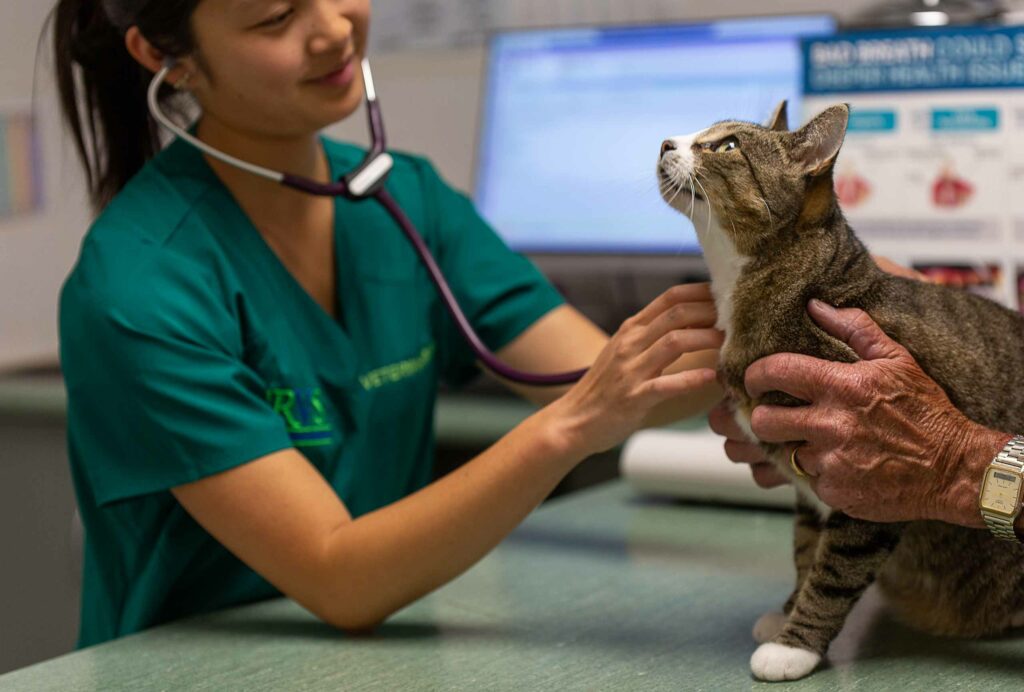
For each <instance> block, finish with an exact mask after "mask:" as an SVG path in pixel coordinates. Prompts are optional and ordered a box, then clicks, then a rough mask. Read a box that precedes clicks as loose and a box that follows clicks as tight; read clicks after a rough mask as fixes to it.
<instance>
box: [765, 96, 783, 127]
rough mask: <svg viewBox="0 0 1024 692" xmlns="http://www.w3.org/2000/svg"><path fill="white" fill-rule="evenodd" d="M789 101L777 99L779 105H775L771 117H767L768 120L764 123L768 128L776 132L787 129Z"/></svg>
mask: <svg viewBox="0 0 1024 692" xmlns="http://www.w3.org/2000/svg"><path fill="white" fill-rule="evenodd" d="M788 111H789V103H788V102H787V101H786V99H782V100H781V101H779V105H777V106H775V112H774V113H772V117H770V118H768V122H766V123H765V124H764V126H765V127H767V128H768V129H769V130H775V131H776V132H788V131H789V114H788Z"/></svg>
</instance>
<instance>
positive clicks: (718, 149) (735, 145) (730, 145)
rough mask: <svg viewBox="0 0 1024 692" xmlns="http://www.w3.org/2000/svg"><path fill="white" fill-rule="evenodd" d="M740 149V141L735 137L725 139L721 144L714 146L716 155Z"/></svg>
mask: <svg viewBox="0 0 1024 692" xmlns="http://www.w3.org/2000/svg"><path fill="white" fill-rule="evenodd" d="M739 148H740V141H739V140H738V139H736V138H735V137H726V138H725V139H723V140H722V141H721V142H719V143H718V144H716V145H715V153H716V154H724V153H725V152H727V151H732V150H733V149H739Z"/></svg>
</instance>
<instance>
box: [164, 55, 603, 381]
mask: <svg viewBox="0 0 1024 692" xmlns="http://www.w3.org/2000/svg"><path fill="white" fill-rule="evenodd" d="M174 66H175V61H174V60H173V59H172V58H168V59H165V60H164V64H163V67H162V68H161V69H160V71H159V72H157V74H156V75H155V76H154V77H153V81H152V82H150V85H149V90H148V92H147V100H148V103H149V111H150V113H151V114H152V115H153V118H155V119H156V121H157V122H158V123H159V124H160V125H162V126H163V127H165V128H167V129H168V130H169V131H170V132H172V133H174V134H175V135H176V136H177V137H180V138H181V139H183V140H185V141H186V142H188V143H189V144H191V145H192V146H194V147H196V148H197V149H199V150H200V151H202V152H203V153H205V154H207V155H209V156H211V157H213V158H215V159H217V160H219V161H223V162H224V163H226V164H228V165H230V166H234V167H236V168H240V169H242V170H244V171H248V172H249V173H252V174H254V175H258V176H260V177H261V178H266V179H268V180H272V181H274V182H276V183H280V184H282V185H285V186H288V187H291V188H294V189H297V190H301V191H303V192H307V193H309V194H313V195H321V196H328V197H338V196H342V197H346V198H348V199H352V200H356V201H361V200H366V199H371V198H372V199H376V200H377V202H378V203H379V204H380V205H381V206H383V207H384V209H385V210H386V211H387V212H388V214H390V215H391V217H392V218H393V219H394V220H395V223H397V224H398V227H399V228H400V229H401V231H402V233H403V234H404V235H405V237H406V239H408V241H409V243H410V244H411V245H412V247H413V249H414V250H415V251H416V254H417V255H418V256H419V258H420V261H421V262H422V263H423V266H424V267H425V268H426V269H427V274H428V275H429V276H430V280H431V281H432V282H433V284H434V286H435V288H436V289H437V291H438V293H439V294H440V296H441V299H442V302H443V303H444V306H445V309H446V310H447V311H448V314H449V316H450V317H451V318H452V320H453V321H454V322H455V324H456V326H457V327H458V329H459V332H460V333H461V334H462V336H463V338H464V339H465V340H466V342H467V343H468V344H469V345H470V347H471V348H472V349H473V352H474V353H475V354H476V356H477V358H479V359H480V362H481V363H482V364H483V365H484V366H485V367H486V368H488V369H489V370H491V371H492V372H494V374H496V375H498V376H499V377H502V378H504V379H506V380H511V381H513V382H518V383H520V384H527V385H539V386H553V385H565V384H571V383H573V382H576V381H577V380H579V379H580V378H581V377H583V375H584V374H585V373H586V372H587V371H586V369H583V370H576V371H573V372H563V373H555V374H549V375H547V374H538V373H529V372H523V371H521V370H517V369H515V368H513V367H511V366H509V365H506V364H505V363H503V362H501V360H499V359H498V358H497V356H495V355H494V354H493V353H492V352H491V350H490V349H489V348H487V345H486V344H484V342H483V341H482V340H481V339H480V337H479V336H478V335H477V333H476V331H475V330H474V329H473V325H472V324H471V323H470V322H469V320H468V319H467V318H466V315H465V313H463V311H462V308H461V307H460V306H459V302H458V299H456V297H455V294H454V293H452V290H451V287H450V286H449V285H448V282H447V281H446V280H445V278H444V273H443V272H442V271H441V268H440V267H439V266H438V264H437V262H436V261H435V260H434V257H433V255H431V253H430V250H429V248H427V244H426V243H425V242H424V241H423V238H422V237H421V236H420V234H419V233H418V232H417V231H416V227H415V226H414V225H413V223H412V221H411V220H410V219H409V217H408V216H407V215H406V214H405V212H404V211H402V208H401V206H399V204H398V202H397V201H396V200H395V199H394V197H392V196H391V193H389V192H388V190H387V188H386V187H385V186H384V183H385V182H386V181H387V176H388V175H389V174H390V172H391V169H392V168H393V167H394V159H392V157H391V155H390V154H388V153H387V151H386V148H387V147H386V142H387V140H386V139H385V135H384V119H383V117H382V116H381V110H380V104H379V102H378V101H377V91H376V88H375V87H374V84H373V74H372V73H371V71H370V62H369V60H367V59H366V58H363V60H362V70H363V88H364V90H365V94H366V112H367V119H368V120H369V127H370V134H371V138H372V144H371V146H370V150H369V151H368V152H367V155H366V157H365V158H364V159H363V161H362V163H360V165H359V166H358V167H357V168H356V169H355V170H353V171H351V172H350V173H348V174H346V175H345V176H343V177H342V179H341V180H339V181H337V182H334V183H320V182H317V181H315V180H310V179H309V178H304V177H302V176H296V175H291V174H289V173H280V172H278V171H273V170H270V169H269V168H264V167H262V166H257V165H256V164H253V163H249V162H247V161H243V160H241V159H238V158H236V157H234V156H231V155H229V154H226V153H224V152H222V151H220V150H218V149H214V148H213V147H211V146H209V145H208V144H206V143H205V142H203V141H201V140H200V139H198V138H196V137H193V136H192V135H191V134H189V133H188V132H187V131H185V130H184V129H183V128H181V127H179V126H178V125H177V124H175V123H174V121H173V120H171V119H170V118H169V117H167V115H166V114H165V113H164V112H163V111H162V110H161V108H160V100H159V94H160V86H161V84H163V82H164V80H166V79H167V74H168V73H169V72H170V71H171V70H172V69H174Z"/></svg>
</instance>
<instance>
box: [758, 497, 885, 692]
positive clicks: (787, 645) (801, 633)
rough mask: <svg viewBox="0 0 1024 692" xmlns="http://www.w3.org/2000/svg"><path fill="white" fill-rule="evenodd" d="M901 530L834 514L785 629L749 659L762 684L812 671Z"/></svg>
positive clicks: (796, 677)
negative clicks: (763, 681)
mask: <svg viewBox="0 0 1024 692" xmlns="http://www.w3.org/2000/svg"><path fill="white" fill-rule="evenodd" d="M901 531H902V526H900V525H896V524H874V523H870V522H865V521H860V520H857V519H852V518H850V517H848V516H846V515H845V514H842V513H840V512H834V513H833V514H832V515H831V516H830V517H829V518H828V519H827V520H826V521H825V524H824V527H823V530H822V533H821V537H820V539H819V540H820V542H821V545H820V546H819V547H818V549H817V557H816V559H815V560H814V563H813V565H812V567H811V569H810V571H809V572H808V573H807V576H806V578H805V579H804V583H803V586H802V587H801V588H800V592H799V593H798V594H797V597H796V600H795V602H794V604H793V610H792V611H791V612H790V615H789V619H788V620H787V622H786V624H785V626H784V627H783V628H782V631H781V632H780V633H779V634H778V635H777V636H776V637H775V638H774V639H773V640H772V641H770V642H767V643H765V644H762V645H761V646H760V647H759V648H758V649H757V651H756V652H754V655H753V657H752V658H751V659H750V668H751V671H752V672H753V674H754V676H755V677H757V678H759V679H761V680H797V679H799V678H802V677H804V676H806V675H808V674H810V672H811V671H813V670H814V669H815V668H816V667H817V665H818V663H819V662H820V661H821V658H822V656H824V655H825V652H826V651H827V650H828V645H829V644H830V643H831V642H832V640H833V639H834V638H835V636H836V635H837V634H839V630H840V629H842V627H843V623H844V622H845V621H846V616H847V615H848V614H849V612H850V610H851V609H852V608H853V606H854V604H855V603H856V602H857V600H858V599H859V598H860V597H861V595H862V594H863V593H864V590H865V589H866V588H867V587H868V586H870V585H871V582H872V581H874V579H875V575H876V574H877V573H878V571H879V569H880V568H881V566H882V565H883V564H884V563H885V561H886V559H887V558H888V557H889V555H891V554H892V551H893V549H894V548H895V547H896V544H897V542H898V541H899V537H900V533H901Z"/></svg>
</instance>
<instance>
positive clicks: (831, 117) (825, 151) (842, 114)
mask: <svg viewBox="0 0 1024 692" xmlns="http://www.w3.org/2000/svg"><path fill="white" fill-rule="evenodd" d="M849 121H850V106H849V105H848V104H845V103H842V104H839V105H838V106H832V107H831V108H829V109H827V110H825V111H822V112H821V113H819V114H818V115H817V116H816V117H815V118H814V120H812V121H811V122H809V123H807V124H806V125H804V126H803V127H802V128H800V129H799V130H797V131H796V132H795V133H793V154H792V156H793V159H794V160H795V161H797V162H798V163H799V164H800V165H801V166H802V167H803V169H804V172H805V173H807V174H808V175H812V176H813V175H821V174H822V173H826V172H828V171H830V170H832V166H833V164H835V162H836V157H837V156H839V149H840V148H842V146H843V139H844V138H845V137H846V126H847V124H848V123H849Z"/></svg>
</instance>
